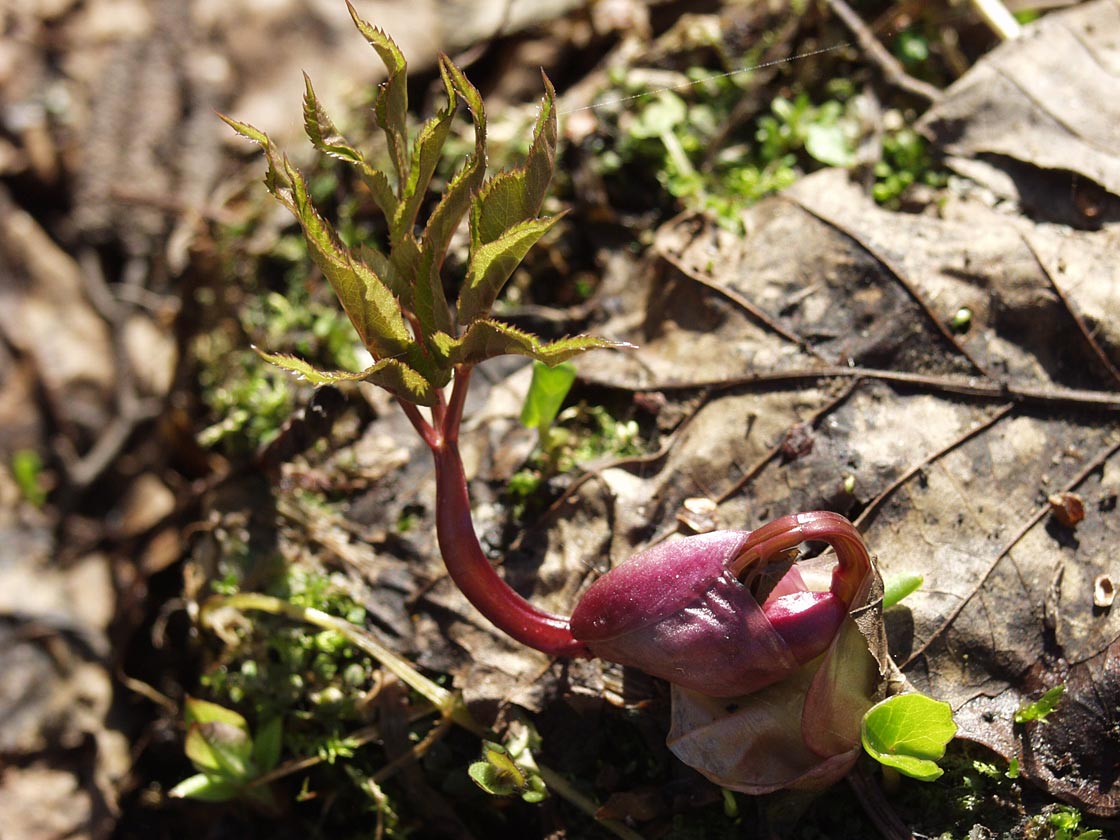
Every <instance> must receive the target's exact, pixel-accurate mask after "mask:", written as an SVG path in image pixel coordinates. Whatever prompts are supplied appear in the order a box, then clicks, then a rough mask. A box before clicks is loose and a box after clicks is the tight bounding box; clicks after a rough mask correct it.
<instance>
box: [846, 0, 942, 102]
mask: <svg viewBox="0 0 1120 840" xmlns="http://www.w3.org/2000/svg"><path fill="white" fill-rule="evenodd" d="M826 2H827V3H828V7H829V8H830V9H832V12H833V14H835V15H836V17H838V18H840V20H841V21H843V23H844V25H845V26H846V27H848V29H850V30H851V31H852V34H853V35H855V36H856V40H857V41H859V45H860V48H861V49H862V50H863V51H864V53H865V54H866V55H867V57H868V58H869V59H871V60H872V61H873V62H875V63H876V64H877V65H879V69H880V70H882V71H883V76H884V77H885V78H886V80H887V81H888V82H889V83H890V84H892V85H894V86H895V87H897V88H900V89H902V90H904V91H906V92H907V93H912V94H913V95H914V96H918V97H921V98H922V99H925V100H926V101H927V102H930V103H936V102H939V101H940V100H941V91H940V90H938V89H937V88H935V87H934V86H933V85H931V84H929V83H928V82H923V81H922V80H921V79H915V78H914V77H913V76H911V75H909V74H908V73H907V72H906V71H905V70H904V69H903V68H902V64H901V63H900V62H899V60H898V59H897V58H895V57H894V56H893V55H891V54H890V53H889V52H887V49H886V47H884V46H883V45H882V44H880V43H879V39H878V38H876V37H875V34H874V33H873V32H872V31H871V30H870V29H869V28H868V26H867V24H865V23H864V22H863V20H862V19H861V18H860V16H859V15H857V14H856V13H855V12H854V11H853V10H852V7H851V6H849V5H848V4H847V3H845V2H844V0H826Z"/></svg>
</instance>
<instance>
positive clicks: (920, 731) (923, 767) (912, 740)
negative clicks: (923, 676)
mask: <svg viewBox="0 0 1120 840" xmlns="http://www.w3.org/2000/svg"><path fill="white" fill-rule="evenodd" d="M860 730H861V732H860V734H861V738H862V740H863V748H864V749H865V750H866V751H867V753H868V754H869V755H870V756H871V757H872V758H874V759H875V760H876V761H878V762H879V763H881V764H884V765H887V766H889V767H894V768H895V769H897V770H898V771H899V772H900V773H904V774H905V775H907V776H911V777H913V778H915V779H919V780H920V781H927V782H928V781H933V780H934V779H936V778H938V777H940V776H941V774H942V772H944V771H942V769H941V768H940V767H938V766H937V760H938V759H940V758H941V757H942V756H944V755H945V747H946V745H948V743H949V741H951V740H952V739H953V738H954V737H956V734H957V725H956V724H955V723H954V722H953V710H952V708H951V707H950V706H949V704H948V703H943V702H941V701H940V700H934V699H933V698H932V697H926V696H925V695H924V694H916V693H911V694H897V695H895V696H894V697H888V698H887V699H886V700H883V701H881V702H879V703H876V704H875V705H874V706H872V707H871V709H869V710H868V712H867V714H865V715H864V716H863V722H862V724H861V727H860Z"/></svg>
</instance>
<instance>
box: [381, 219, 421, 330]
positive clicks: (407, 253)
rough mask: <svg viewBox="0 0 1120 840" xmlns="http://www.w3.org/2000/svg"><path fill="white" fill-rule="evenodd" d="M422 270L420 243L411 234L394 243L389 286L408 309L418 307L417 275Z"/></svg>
mask: <svg viewBox="0 0 1120 840" xmlns="http://www.w3.org/2000/svg"><path fill="white" fill-rule="evenodd" d="M419 271H420V245H419V243H418V242H417V241H416V238H415V237H414V236H413V235H412V234H411V233H409V234H406V235H405V236H402V237H401V238H400V239H398V240H397V241H396V242H394V243H393V250H392V252H391V253H390V254H389V273H388V275H387V277H388V281H389V288H391V289H392V290H393V293H394V294H395V295H397V297H398V298H400V301H401V303H402V304H403V305H404V306H405V307H406V308H408V309H410V310H413V311H415V309H416V276H417V274H418V273H419Z"/></svg>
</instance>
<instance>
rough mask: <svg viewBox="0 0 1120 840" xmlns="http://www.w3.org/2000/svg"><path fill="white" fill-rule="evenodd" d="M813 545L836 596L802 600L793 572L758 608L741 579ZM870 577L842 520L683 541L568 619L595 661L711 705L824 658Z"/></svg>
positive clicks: (821, 515)
mask: <svg viewBox="0 0 1120 840" xmlns="http://www.w3.org/2000/svg"><path fill="white" fill-rule="evenodd" d="M810 540H814V541H824V542H826V543H828V544H830V545H831V546H833V548H834V549H835V550H836V556H837V567H836V569H835V571H834V572H833V575H832V585H831V588H830V591H828V592H809V591H806V590H805V588H804V585H803V584H802V583H801V579H800V575H798V574H796V572H795V571H791V573H789V574H787V575H784V576H783V577H782V578H781V579H780V580H779V581H777V582H776V585H775V586H774V587H773V590H772V591H771V593H770V597H768V598H764V600H763V603H762V604H759V602H758V599H757V598H756V595H755V593H754V592H752V590H751V588H749V587H748V586H746V585H744V583H743V582H742V581H741V580H740V576H744V575H750V574H754V573H757V572H759V571H760V570H761V569H763V568H765V567H766V566H767V565H768V564H770V563H772V562H773V563H778V562H784V561H786V560H787V558H788V557H789V555H790V552H791V551H792V550H793V549H795V548H796V547H797V546H798V545H800V544H801V543H802V542H805V541H810ZM870 570H871V561H870V557H869V556H868V554H867V549H866V548H865V547H864V545H863V540H862V539H861V538H860V536H859V532H858V531H856V529H855V527H854V526H853V525H852V524H851V523H850V522H849V521H848V520H847V519H845V518H844V517H842V516H840V515H839V514H835V513H829V512H823V511H818V512H814V513H801V514H795V515H792V516H785V517H782V518H781V519H778V520H775V521H774V522H771V523H769V524H768V525H765V526H763V527H762V528H759V529H758V530H757V531H753V532H748V531H720V532H716V533H712V534H703V535H700V536H695V537H687V538H685V539H682V540H677V541H675V542H668V543H662V544H660V545H657V546H654V547H653V548H651V549H648V550H647V551H644V552H641V553H640V554H637V555H635V556H634V557H633V558H631V560H629V561H628V562H626V563H624V564H623V565H621V566H619V567H618V568H617V569H614V570H613V571H611V572H610V573H609V574H607V575H605V576H603V577H602V578H600V579H599V580H598V581H596V582H595V583H594V584H593V585H592V586H591V587H590V588H589V589H588V590H587V592H586V593H584V596H583V598H582V599H580V602H579V604H578V605H577V606H576V609H575V612H573V613H572V619H571V629H572V634H573V635H574V636H575V638H577V639H579V640H580V641H582V642H584V643H586V645H587V647H588V648H589V649H590V651H591V652H592V653H593V654H594V655H596V656H599V657H602V658H603V659H608V660H611V661H613V662H618V663H620V664H623V665H630V666H633V667H636V668H640V669H641V670H643V671H646V672H647V673H650V674H653V675H654V676H657V677H662V678H663V679H666V680H669V681H670V682H672V683H675V684H677V685H680V686H683V687H685V688H689V689H692V690H694V691H698V692H702V693H703V694H706V695H708V696H710V697H731V696H737V695H741V694H747V693H749V692H752V691H756V690H758V689H759V688H762V687H763V686H766V685H769V684H771V683H774V682H776V681H778V680H780V679H783V678H784V677H786V676H787V675H789V674H790V673H792V672H793V671H795V670H796V669H797V668H798V667H800V666H801V665H802V664H804V663H806V662H808V661H810V660H811V659H814V658H815V657H817V656H819V655H820V654H822V653H823V652H824V651H825V650H826V649H827V647H828V646H829V644H830V643H831V641H832V639H833V638H834V637H835V635H836V633H837V631H838V629H839V627H840V625H841V624H842V622H843V621H844V618H845V617H846V616H847V615H848V612H849V609H850V608H851V604H852V602H853V600H854V599H855V598H856V596H857V595H859V593H860V592H861V591H862V590H863V589H864V588H865V586H866V585H867V583H866V582H867V580H868V578H869V574H870Z"/></svg>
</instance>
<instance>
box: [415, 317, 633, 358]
mask: <svg viewBox="0 0 1120 840" xmlns="http://www.w3.org/2000/svg"><path fill="white" fill-rule="evenodd" d="M437 341H438V342H439V343H440V344H441V347H440V351H441V352H442V353H443V354H445V355H446V356H447V358H448V360H449V361H450V362H451V363H452V364H455V365H460V364H466V365H476V364H478V363H480V362H484V361H486V360H487V359H492V358H494V357H495V356H505V355H509V354H514V355H518V356H528V357H529V358H531V359H535V360H537V361H539V362H544V363H545V364H546V365H556V364H560V363H561V362H566V361H567V360H568V359H571V358H573V357H575V356H578V355H579V354H580V353H586V352H587V351H588V350H604V349H609V348H615V349H623V348H628V347H632V346H633V345H631V344H626V343H625V342H617V341H608V340H607V339H605V338H594V337H592V336H587V335H577V336H573V337H571V338H562V339H560V340H559V341H552V342H548V343H542V342H541V340H540V339H539V338H537V337H536V336H535V335H533V334H531V333H527V332H524V331H522V330H519V329H517V328H516V327H511V326H510V325H509V324H503V323H502V322H501V321H493V320H485V321H475V322H474V323H473V324H471V325H470V327H468V328H467V331H466V332H465V333H464V334H463V336H462V337H461V338H458V339H452V338H451V337H450V336H438V337H437Z"/></svg>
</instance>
